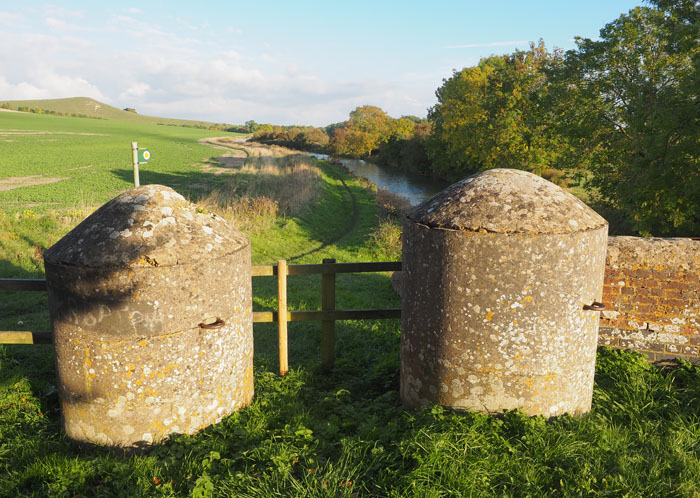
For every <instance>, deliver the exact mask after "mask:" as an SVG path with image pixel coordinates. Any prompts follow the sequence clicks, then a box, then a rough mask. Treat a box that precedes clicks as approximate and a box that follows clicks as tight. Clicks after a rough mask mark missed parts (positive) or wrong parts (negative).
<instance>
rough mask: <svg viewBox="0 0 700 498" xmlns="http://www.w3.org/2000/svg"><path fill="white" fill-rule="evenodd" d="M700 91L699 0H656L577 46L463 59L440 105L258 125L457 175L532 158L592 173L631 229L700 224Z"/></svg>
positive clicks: (570, 174)
mask: <svg viewBox="0 0 700 498" xmlns="http://www.w3.org/2000/svg"><path fill="white" fill-rule="evenodd" d="M699 94H700V6H699V3H698V2H697V1H695V0H650V2H649V6H643V7H637V8H634V9H632V10H630V11H629V12H628V13H627V14H623V15H621V16H620V17H618V18H617V19H616V20H614V21H613V22H611V23H609V24H607V25H605V26H604V27H603V28H602V29H601V31H600V36H599V38H598V39H596V40H591V39H587V38H577V39H576V49H573V50H569V51H567V52H563V51H561V50H559V49H554V50H552V51H549V50H547V48H546V46H545V44H544V42H543V41H542V40H540V41H539V42H538V43H531V44H530V48H529V50H525V51H519V50H516V51H515V52H513V53H511V54H506V55H494V56H491V57H486V58H483V59H481V60H480V61H479V63H478V64H477V65H476V66H473V67H466V68H464V69H462V70H459V71H454V72H453V74H452V75H451V77H449V78H446V79H445V80H443V83H442V85H441V86H440V88H438V89H437V91H436V97H437V103H436V104H435V105H434V106H433V107H431V108H430V109H429V110H428V117H427V119H420V118H415V117H411V116H403V117H400V118H398V119H394V118H391V117H390V116H388V115H387V114H386V113H385V112H384V111H383V110H382V109H380V108H379V107H375V106H362V107H358V108H356V109H355V110H354V111H352V112H351V113H350V116H349V119H348V120H347V121H344V122H342V123H337V124H333V125H330V126H328V127H326V128H309V127H306V128H303V129H302V128H301V127H291V129H285V128H283V127H271V126H270V125H265V126H267V127H268V128H266V129H265V131H262V130H258V131H256V132H255V135H256V138H257V139H265V140H267V141H269V142H274V141H276V140H277V141H282V140H284V141H286V142H287V144H288V145H292V146H299V144H301V147H300V148H307V149H308V148H311V147H316V148H321V149H324V150H326V151H328V152H329V153H331V154H335V155H344V156H350V157H364V158H370V159H371V160H374V161H377V162H380V163H384V164H387V165H390V166H393V167H397V168H402V169H405V170H407V171H411V172H416V173H421V174H426V175H433V176H436V177H440V178H444V179H447V180H458V179H461V178H464V177H465V176H468V175H469V174H473V173H475V172H478V171H483V170H486V169H490V168H517V169H523V170H527V171H531V172H533V173H535V174H538V175H541V176H544V177H546V178H549V179H550V180H552V181H555V182H558V183H560V184H565V183H567V182H568V181H573V182H575V183H577V184H580V185H582V186H583V187H584V188H585V189H586V191H587V193H588V196H589V201H590V202H591V203H593V204H594V205H595V206H596V208H597V209H600V210H602V211H603V214H604V215H605V216H607V217H612V218H614V220H613V221H615V223H616V224H618V225H620V226H624V227H626V228H623V230H626V231H629V232H634V233H639V234H643V235H651V234H653V235H658V236H662V235H666V236H668V235H699V234H700V95H699ZM288 128H289V127H288Z"/></svg>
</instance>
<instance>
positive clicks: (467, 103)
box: [428, 41, 560, 180]
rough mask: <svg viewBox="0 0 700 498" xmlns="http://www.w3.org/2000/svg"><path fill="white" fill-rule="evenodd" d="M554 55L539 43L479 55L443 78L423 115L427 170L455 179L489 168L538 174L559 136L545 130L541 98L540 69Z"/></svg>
mask: <svg viewBox="0 0 700 498" xmlns="http://www.w3.org/2000/svg"><path fill="white" fill-rule="evenodd" d="M558 57H560V53H559V52H558V51H555V52H554V53H550V52H548V51H547V50H546V48H545V45H544V43H543V42H542V41H540V43H539V44H537V45H535V44H534V43H533V44H531V45H530V50H529V51H516V52H515V53H513V54H508V55H500V56H492V57H487V58H485V59H482V60H481V61H480V62H479V64H478V65H477V66H474V67H468V68H464V69H462V70H461V71H455V72H454V73H453V75H452V77H451V78H449V79H446V80H444V81H443V85H442V86H441V87H440V88H439V89H438V90H437V92H436V95H437V99H438V103H437V104H436V105H435V106H433V107H432V108H431V109H430V110H429V113H428V118H429V120H430V121H431V122H432V124H433V133H432V135H431V136H430V138H429V140H428V152H429V156H430V158H431V161H432V169H433V172H434V173H435V174H436V175H438V176H441V177H443V178H446V179H451V180H456V179H459V178H462V177H463V176H465V173H473V172H476V171H482V170H486V169H491V168H516V169H524V170H527V171H532V172H535V173H537V174H542V172H543V171H544V170H545V169H546V168H549V167H550V166H551V165H552V164H555V163H556V161H557V157H558V153H559V144H558V141H559V140H560V139H559V137H557V136H554V135H553V134H551V133H550V132H549V127H548V124H549V123H550V122H551V121H552V118H553V117H552V116H551V112H550V111H549V110H548V109H546V108H544V107H543V106H542V105H541V102H542V100H543V95H544V94H545V93H546V92H547V88H548V87H547V80H546V77H545V73H544V71H543V69H544V67H545V66H546V65H547V64H549V63H551V62H552V61H553V60H554V59H556V58H558Z"/></svg>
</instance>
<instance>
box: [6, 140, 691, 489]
mask: <svg viewBox="0 0 700 498" xmlns="http://www.w3.org/2000/svg"><path fill="white" fill-rule="evenodd" d="M151 150H152V152H153V148H152V147H151ZM202 152H203V153H202V155H201V157H200V158H199V159H195V160H201V159H202V158H204V157H206V156H211V155H214V153H212V151H211V150H210V149H209V150H205V151H202ZM250 166H251V167H252V168H254V169H253V170H252V171H253V173H250V172H248V173H246V172H245V171H241V172H240V174H241V176H240V177H238V178H236V173H234V174H233V175H215V174H213V173H207V175H209V176H211V178H209V177H208V176H205V177H202V179H204V180H206V181H211V182H212V183H211V185H213V186H215V187H216V188H217V189H219V193H218V194H215V195H212V196H209V195H207V196H205V195H200V196H199V198H202V200H203V202H205V203H206V204H205V205H206V206H209V207H207V209H213V210H217V211H219V210H220V211H221V212H222V213H224V214H226V213H227V212H228V211H229V210H230V209H231V210H233V208H235V206H237V203H238V202H241V201H240V199H241V198H257V199H268V200H266V201H261V202H277V208H276V209H277V211H275V212H274V213H273V214H270V212H266V213H263V214H262V215H261V216H263V217H264V220H265V221H264V223H265V225H264V229H260V227H259V226H258V225H259V224H256V223H252V224H251V225H250V226H249V227H247V228H246V230H247V232H248V234H249V236H250V238H251V241H252V248H253V260H254V262H255V263H258V264H262V263H269V262H274V261H275V260H277V259H280V258H285V259H288V260H290V261H293V262H300V263H317V262H320V261H321V259H322V258H327V257H333V258H336V259H337V260H338V261H341V262H350V261H372V260H391V259H394V257H395V256H396V239H395V234H396V231H395V227H393V225H392V224H391V223H390V222H388V221H384V222H383V223H381V224H380V221H379V220H378V218H377V214H378V213H379V210H380V208H379V206H378V204H377V202H376V195H375V193H374V192H373V191H371V190H370V189H367V188H366V187H365V186H364V185H362V184H361V183H360V182H358V181H356V180H355V179H353V178H351V177H350V176H349V175H348V174H347V173H345V172H344V171H342V170H339V169H337V168H336V167H334V166H332V165H329V164H326V163H313V164H311V163H310V164H308V165H306V166H305V168H301V169H300V170H299V171H306V173H301V175H302V176H304V178H305V179H303V180H299V181H301V182H302V183H303V184H304V185H311V187H310V188H311V189H312V190H313V195H310V196H309V197H308V200H307V202H306V204H305V205H303V206H300V207H299V206H297V207H294V208H292V207H291V206H290V207H281V206H284V205H285V199H287V198H288V197H289V194H283V193H282V189H281V188H274V189H272V190H266V189H268V188H269V186H270V185H271V184H274V182H275V181H277V179H275V178H272V179H271V180H270V182H265V185H264V186H261V184H258V185H257V186H255V185H253V184H252V183H251V182H257V181H263V180H264V178H263V177H264V176H265V173H264V169H262V167H263V166H262V165H257V166H256V165H255V164H251V165H250ZM258 166H260V168H259V169H257V170H256V169H255V168H257V167H258ZM170 167H172V168H182V170H183V171H186V168H187V167H189V166H174V165H173V166H170ZM277 168H278V171H277V173H273V172H272V171H270V173H269V175H268V176H270V177H274V176H276V175H277V176H282V178H284V179H287V180H289V181H292V180H290V177H291V175H294V174H295V173H294V169H295V168H294V167H293V165H291V166H290V165H289V164H282V163H280V164H277ZM285 168H291V169H285ZM192 170H193V171H195V172H196V171H198V170H196V169H195V168H192ZM261 173H262V176H260V174H261ZM183 175H184V173H183ZM162 178H163V179H166V180H167V179H168V178H169V177H166V176H163V177H162ZM177 178H179V175H173V176H172V177H171V178H170V179H175V180H177ZM294 181H297V180H294ZM162 183H166V184H167V182H162ZM282 183H284V182H282ZM56 185H60V184H56ZM63 185H65V186H66V187H68V186H69V185H70V183H68V182H66V183H63ZM175 188H178V189H184V188H186V187H184V186H183V185H182V184H179V185H175ZM236 189H239V192H241V193H244V194H245V195H242V196H238V195H234V194H232V191H235V190H236ZM246 189H249V190H246ZM181 191H182V190H181ZM105 195H107V194H106V193H105ZM380 201H381V202H380V204H382V205H385V202H384V201H383V200H382V199H381V198H380ZM389 209H390V208H389ZM24 211H27V212H31V213H32V214H27V213H25V212H24ZM229 214H231V215H232V216H233V214H232V213H229ZM83 215H84V213H82V212H80V211H79V210H76V208H75V207H74V206H71V205H68V204H67V205H66V207H59V208H46V209H44V208H41V209H39V208H37V209H34V208H25V209H20V210H14V211H11V212H8V213H6V214H5V215H4V217H3V218H0V228H1V229H2V230H4V232H3V237H2V238H0V240H1V241H2V244H3V245H2V246H1V248H2V253H0V260H2V261H3V264H4V265H5V266H3V267H2V272H3V273H2V276H3V277H4V276H20V277H25V276H41V275H42V267H41V262H40V261H41V259H40V252H41V249H42V248H43V247H46V246H47V245H48V244H50V243H51V242H52V241H55V240H57V239H58V237H60V236H61V235H62V234H63V233H65V231H66V230H68V229H69V227H70V226H72V225H74V224H75V223H76V222H77V221H78V219H80V218H81V217H82V216H83ZM261 223H262V222H261ZM382 233H383V235H382ZM378 234H379V235H378ZM392 234H393V235H392ZM5 235H6V236H7V237H6V236H5ZM8 237H9V238H11V239H12V245H11V244H9V243H7V242H5V240H6V238H8ZM289 285H290V287H289V305H290V309H317V308H319V307H320V277H319V276H308V277H302V276H295V277H290V279H289ZM254 286H255V292H254V294H255V295H254V307H255V309H256V310H264V309H274V308H275V306H276V303H275V298H274V295H275V291H274V288H275V287H274V281H273V279H271V278H259V279H256V280H255V281H254ZM3 294H5V295H3V296H1V298H2V302H3V303H7V302H9V301H10V299H14V300H15V301H14V305H13V307H11V308H7V307H4V304H3V308H2V314H1V315H0V329H17V328H18V325H17V322H18V321H20V320H21V321H22V322H23V326H24V327H25V328H30V329H31V328H35V329H45V328H46V327H47V326H48V313H47V312H46V311H45V310H46V305H45V298H44V297H42V296H41V295H37V294H40V293H36V294H33V293H32V295H27V294H24V295H22V294H21V293H3ZM337 304H338V307H342V308H375V307H396V306H398V305H399V300H398V298H397V296H396V295H395V294H394V293H393V291H392V290H391V286H390V283H389V278H388V275H383V274H377V275H372V274H363V275H339V276H338V289H337ZM289 328H290V330H289V337H290V366H291V370H290V372H289V374H288V375H287V376H286V377H284V378H280V377H279V376H278V375H277V374H276V372H277V367H278V366H277V351H276V346H277V344H276V331H275V329H274V326H272V325H268V324H258V325H256V326H255V399H254V401H253V404H252V405H251V406H250V407H248V408H246V409H244V410H241V411H240V412H239V413H236V414H234V415H232V416H230V417H227V418H225V419H224V420H223V421H222V422H221V423H220V424H217V425H216V426H212V427H209V428H207V429H205V430H204V431H202V432H201V433H199V434H197V435H195V436H173V437H171V438H170V439H169V440H167V441H165V442H163V443H162V444H159V445H156V446H155V447H154V448H153V450H152V451H151V452H150V453H148V454H145V455H140V456H129V457H123V456H119V455H117V454H115V453H113V452H111V451H109V450H106V449H101V448H94V449H89V450H85V449H83V450H80V449H77V448H75V447H74V446H72V445H71V444H70V443H68V442H67V441H66V440H65V438H64V437H63V436H62V434H61V429H60V415H59V413H58V400H57V395H56V391H55V387H54V386H55V371H54V366H53V356H52V351H51V348H50V347H48V346H0V496H12V497H14V496H65V497H74V496H200V497H201V496H255V497H270V496H319V497H320V496H324V497H338V496H341V497H342V496H344V497H360V496H392V497H400V496H421V497H438V496H455V497H461V496H533V497H538V496H598V495H600V496H697V491H696V489H697V488H698V483H700V443H699V441H700V372H698V370H697V369H696V368H695V367H693V366H691V365H689V364H682V365H678V366H676V367H674V368H669V369H667V370H660V369H658V368H657V367H654V366H650V365H648V364H647V363H646V361H645V360H644V359H643V358H642V357H641V356H639V355H636V354H633V353H618V352H612V351H608V350H602V351H600V352H599V355H598V364H597V370H596V386H595V391H594V401H593V409H592V411H591V413H590V414H589V415H586V416H584V417H581V418H572V417H568V416H562V417H558V418H556V419H552V420H545V419H543V418H539V417H525V416H523V415H521V414H519V413H516V412H511V413H507V414H505V415H503V416H493V417H489V416H485V415H479V414H463V413H462V414H460V413H452V412H449V411H446V410H443V409H441V408H439V407H434V408H426V409H423V410H420V411H416V412H413V411H406V410H404V409H403V408H402V407H401V404H400V400H399V395H398V388H399V378H398V369H399V353H398V351H399V334H400V327H399V323H398V321H397V320H385V321H357V322H341V323H339V325H338V332H337V358H336V367H335V369H334V371H332V372H330V373H324V372H322V371H321V370H320V368H319V355H320V353H319V342H320V341H319V338H320V328H319V326H318V325H317V324H313V323H309V322H296V323H290V324H289Z"/></svg>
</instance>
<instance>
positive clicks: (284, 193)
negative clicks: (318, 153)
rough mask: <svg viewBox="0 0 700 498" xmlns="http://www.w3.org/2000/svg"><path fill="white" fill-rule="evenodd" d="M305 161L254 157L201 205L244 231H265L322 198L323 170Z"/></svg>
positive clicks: (290, 158) (293, 157)
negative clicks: (280, 219)
mask: <svg viewBox="0 0 700 498" xmlns="http://www.w3.org/2000/svg"><path fill="white" fill-rule="evenodd" d="M304 159H306V161H304V160H303V159H302V158H300V157H297V156H287V157H282V158H273V157H260V156H258V157H252V158H250V159H249V160H248V161H246V164H245V165H244V166H243V167H242V168H240V169H239V170H238V171H237V172H236V174H235V175H231V176H230V177H228V178H227V179H226V182H225V184H224V185H223V186H222V187H221V188H219V189H216V190H214V191H212V192H211V193H210V194H209V195H208V196H207V197H205V198H204V199H202V200H200V201H199V205H200V206H203V207H205V208H207V209H210V210H213V211H216V212H217V213H219V214H220V215H221V216H222V217H224V218H225V219H227V220H228V221H230V222H231V223H232V224H233V225H234V226H236V227H237V228H238V229H240V230H243V231H244V232H259V231H262V230H266V229H268V228H270V227H271V226H272V224H273V223H274V222H275V220H276V219H277V218H278V217H279V216H282V217H287V216H294V215H297V214H300V213H301V212H303V211H304V210H305V209H308V208H309V206H311V205H312V204H313V203H314V202H315V201H316V200H318V198H319V196H320V195H321V190H322V182H321V171H320V170H319V169H318V168H317V167H316V166H313V165H312V164H310V162H307V161H308V157H306V158H304Z"/></svg>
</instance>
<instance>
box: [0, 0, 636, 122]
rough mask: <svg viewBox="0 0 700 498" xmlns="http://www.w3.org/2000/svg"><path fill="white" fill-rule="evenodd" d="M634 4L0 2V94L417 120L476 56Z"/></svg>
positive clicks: (584, 24)
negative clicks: (363, 110)
mask: <svg viewBox="0 0 700 498" xmlns="http://www.w3.org/2000/svg"><path fill="white" fill-rule="evenodd" d="M641 4H642V0H637V1H631V0H588V1H586V2H580V1H570V0H552V1H539V0H530V1H525V0H497V1H496V0H491V1H488V0H474V1H472V0H462V1H456V0H455V1H444V0H425V1H418V0H402V1H388V0H384V1H382V0H371V1H369V0H368V1H366V0H344V1H334V0H324V1H311V0H287V1H264V0H257V1H256V0H252V1H250V0H249V1H247V2H239V1H237V0H229V1H226V2H223V1H222V2H212V1H207V0H200V1H192V0H189V1H179V0H171V1H167V2H166V1H162V2H157V1H148V0H143V1H141V2H135V1H134V2H132V1H129V0H126V1H125V0H121V1H119V2H106V1H105V2H103V1H95V0H90V1H62V2H57V3H43V2H34V1H32V0H27V1H22V2H18V1H16V0H12V1H9V0H0V100H24V99H47V98H62V97H78V96H83V97H92V98H94V99H97V100H100V101H102V102H104V103H106V104H109V105H112V106H114V107H118V108H124V107H132V108H135V109H136V110H137V112H139V113H140V114H147V115H152V116H162V117H170V118H183V119H196V120H205V121H214V122H219V123H231V124H243V123H244V122H246V121H248V120H254V121H256V122H258V123H272V124H282V125H292V124H300V125H313V126H325V125H328V124H331V123H336V122H340V121H344V120H346V119H348V114H349V113H350V111H352V110H353V109H355V108H356V107H358V106H362V105H375V106H378V107H381V108H382V109H384V110H385V111H386V112H387V113H388V114H389V115H390V116H392V117H400V116H402V115H414V116H419V117H425V116H426V114H427V110H428V108H429V107H431V106H432V105H434V104H435V103H436V98H435V90H436V89H437V88H438V87H439V86H440V85H441V84H442V81H443V79H446V78H449V77H450V76H451V75H452V73H453V71H454V70H460V69H462V68H464V67H469V66H473V65H475V64H477V63H478V62H479V59H480V58H482V57H488V56H489V55H494V54H505V53H511V52H513V51H514V50H516V49H520V50H525V49H527V48H528V43H529V42H530V41H535V42H536V41H538V40H539V39H543V40H544V42H545V44H546V46H547V48H548V49H550V50H551V49H552V48H554V47H559V48H562V49H565V50H568V49H573V48H575V43H574V37H576V36H581V37H585V38H596V37H597V36H598V33H599V31H600V29H601V28H602V27H603V26H604V25H605V24H607V23H609V22H612V21H614V20H615V19H616V18H617V17H619V15H620V14H622V13H626V12H627V11H629V10H630V9H632V8H634V7H636V6H639V5H641Z"/></svg>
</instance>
